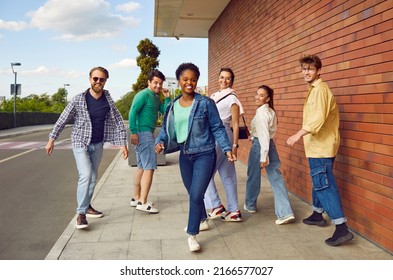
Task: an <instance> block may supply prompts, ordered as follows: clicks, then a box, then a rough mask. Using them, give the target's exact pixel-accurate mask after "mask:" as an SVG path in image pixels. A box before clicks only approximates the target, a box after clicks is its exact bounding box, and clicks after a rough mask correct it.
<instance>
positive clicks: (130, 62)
mask: <svg viewBox="0 0 393 280" xmlns="http://www.w3.org/2000/svg"><path fill="white" fill-rule="evenodd" d="M134 66H136V60H135V59H132V58H125V59H122V60H121V61H119V62H117V63H114V64H111V65H109V67H108V69H109V70H113V69H116V68H130V67H134Z"/></svg>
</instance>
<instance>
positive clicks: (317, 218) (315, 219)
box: [303, 211, 327, 227]
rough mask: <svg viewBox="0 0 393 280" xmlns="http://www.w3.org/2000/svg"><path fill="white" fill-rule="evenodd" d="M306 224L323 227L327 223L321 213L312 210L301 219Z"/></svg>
mask: <svg viewBox="0 0 393 280" xmlns="http://www.w3.org/2000/svg"><path fill="white" fill-rule="evenodd" d="M303 223H305V224H306V225H315V226H320V227H324V226H326V225H327V221H326V220H325V219H324V218H323V216H322V213H318V212H315V211H314V212H313V213H312V214H311V216H310V217H308V218H306V219H304V220H303Z"/></svg>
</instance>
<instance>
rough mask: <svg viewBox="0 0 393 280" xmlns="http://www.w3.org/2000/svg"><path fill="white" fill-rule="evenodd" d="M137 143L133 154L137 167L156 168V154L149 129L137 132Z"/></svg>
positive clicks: (152, 135) (144, 168)
mask: <svg viewBox="0 0 393 280" xmlns="http://www.w3.org/2000/svg"><path fill="white" fill-rule="evenodd" d="M138 139H139V143H138V145H135V148H134V149H135V155H136V160H137V166H138V169H143V170H154V169H157V154H156V151H155V150H154V134H153V132H150V131H140V132H138Z"/></svg>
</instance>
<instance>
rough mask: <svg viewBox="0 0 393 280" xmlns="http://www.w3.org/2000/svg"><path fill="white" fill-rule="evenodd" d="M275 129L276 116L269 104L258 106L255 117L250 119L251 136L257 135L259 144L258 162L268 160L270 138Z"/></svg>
mask: <svg viewBox="0 0 393 280" xmlns="http://www.w3.org/2000/svg"><path fill="white" fill-rule="evenodd" d="M276 130H277V116H276V113H275V112H274V110H273V109H272V108H270V107H269V104H264V105H262V106H261V107H259V108H258V109H257V111H256V113H255V117H254V118H253V119H252V121H251V136H253V137H258V141H259V144H260V145H261V159H260V162H267V161H268V160H269V158H268V154H269V145H270V139H273V137H274V135H275V134H276Z"/></svg>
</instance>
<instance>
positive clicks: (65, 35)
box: [29, 0, 139, 41]
mask: <svg viewBox="0 0 393 280" xmlns="http://www.w3.org/2000/svg"><path fill="white" fill-rule="evenodd" d="M110 8H111V6H110V4H109V3H108V2H107V1H105V0H83V1H80V0H68V1H64V0H48V1H47V2H46V3H45V4H44V5H43V6H42V7H40V8H39V9H37V10H36V11H32V12H30V13H29V16H30V17H31V22H30V24H31V26H32V27H35V28H38V29H41V30H55V31H56V32H57V33H59V34H60V35H58V36H57V38H59V39H62V40H69V41H85V40H91V39H102V38H109V37H113V36H116V35H118V34H120V32H121V31H122V30H123V29H125V28H132V27H136V26H137V25H138V24H139V21H138V20H137V19H135V18H133V17H131V16H129V17H124V16H121V15H118V14H113V13H111V11H110Z"/></svg>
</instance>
